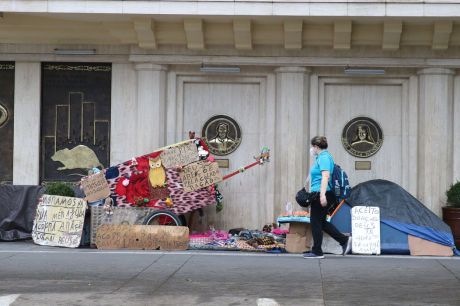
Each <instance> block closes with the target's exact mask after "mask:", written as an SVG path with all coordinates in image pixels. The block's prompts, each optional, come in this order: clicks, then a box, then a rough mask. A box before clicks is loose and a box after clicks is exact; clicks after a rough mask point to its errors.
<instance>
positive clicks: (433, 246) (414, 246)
mask: <svg viewBox="0 0 460 306" xmlns="http://www.w3.org/2000/svg"><path fill="white" fill-rule="evenodd" d="M408 241H409V250H410V254H411V255H412V256H453V255H454V254H453V251H452V249H451V248H450V247H449V246H446V245H441V244H439V243H435V242H431V241H428V240H425V239H422V238H418V237H415V236H411V235H408Z"/></svg>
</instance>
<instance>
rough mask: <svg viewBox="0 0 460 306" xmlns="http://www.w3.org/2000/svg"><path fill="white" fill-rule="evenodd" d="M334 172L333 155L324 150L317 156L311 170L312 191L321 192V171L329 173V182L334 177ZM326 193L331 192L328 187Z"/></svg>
mask: <svg viewBox="0 0 460 306" xmlns="http://www.w3.org/2000/svg"><path fill="white" fill-rule="evenodd" d="M333 170H334V159H333V158H332V155H331V154H330V153H329V152H328V151H327V150H323V151H322V152H321V153H319V154H318V156H316V160H315V162H314V164H313V166H312V167H311V169H310V191H311V192H319V191H320V189H321V178H322V175H321V171H329V180H330V179H331V177H332V171H333ZM326 188H327V189H326V191H329V190H331V188H330V187H329V184H328V186H327V187H326Z"/></svg>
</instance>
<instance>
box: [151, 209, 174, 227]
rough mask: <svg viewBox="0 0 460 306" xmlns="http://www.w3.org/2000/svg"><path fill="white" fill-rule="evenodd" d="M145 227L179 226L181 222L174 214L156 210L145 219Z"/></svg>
mask: <svg viewBox="0 0 460 306" xmlns="http://www.w3.org/2000/svg"><path fill="white" fill-rule="evenodd" d="M144 224H145V225H171V226H181V225H182V222H181V221H180V219H179V217H178V216H176V215H175V214H174V213H172V212H170V211H167V210H157V211H154V212H153V213H151V214H150V215H148V216H147V217H145V219H144Z"/></svg>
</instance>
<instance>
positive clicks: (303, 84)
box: [274, 67, 310, 216]
mask: <svg viewBox="0 0 460 306" xmlns="http://www.w3.org/2000/svg"><path fill="white" fill-rule="evenodd" d="M309 72H310V70H308V69H306V68H304V67H281V68H278V69H276V70H275V73H276V147H275V150H276V160H275V165H276V168H275V169H276V170H275V171H276V172H275V173H276V174H275V176H276V179H275V207H274V208H275V212H274V213H275V216H277V215H279V214H280V213H282V212H284V205H285V204H286V202H288V201H290V202H292V205H293V207H294V208H298V206H297V204H296V202H295V194H296V192H297V191H298V190H299V189H300V188H301V187H302V186H303V184H304V180H305V174H304V173H305V172H306V171H307V170H306V165H307V161H308V159H307V158H308V157H307V143H308V139H307V138H308V129H307V124H306V120H307V118H308V91H309V78H308V77H305V76H306V74H309Z"/></svg>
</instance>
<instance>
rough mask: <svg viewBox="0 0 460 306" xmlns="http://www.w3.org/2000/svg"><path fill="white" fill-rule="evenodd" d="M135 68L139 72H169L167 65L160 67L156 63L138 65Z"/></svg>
mask: <svg viewBox="0 0 460 306" xmlns="http://www.w3.org/2000/svg"><path fill="white" fill-rule="evenodd" d="M134 68H135V69H136V70H137V71H167V70H168V66H167V65H158V64H155V63H148V62H144V63H136V64H135V65H134Z"/></svg>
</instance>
